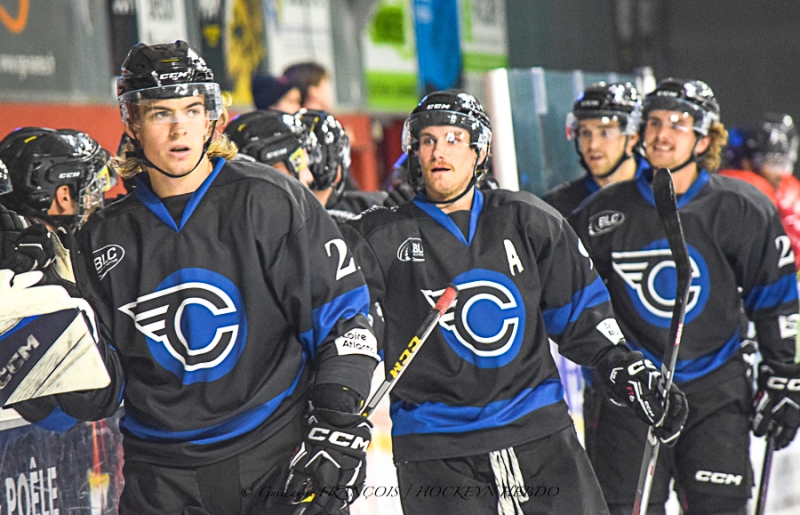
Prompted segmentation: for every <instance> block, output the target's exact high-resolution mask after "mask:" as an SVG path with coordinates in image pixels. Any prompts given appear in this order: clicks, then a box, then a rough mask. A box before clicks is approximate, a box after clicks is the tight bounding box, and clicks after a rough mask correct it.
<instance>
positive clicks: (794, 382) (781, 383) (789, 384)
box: [767, 376, 800, 392]
mask: <svg viewBox="0 0 800 515" xmlns="http://www.w3.org/2000/svg"><path fill="white" fill-rule="evenodd" d="M767 388H769V389H770V390H789V391H790V392H800V379H797V378H795V379H787V378H785V377H777V376H772V377H770V378H769V379H767Z"/></svg>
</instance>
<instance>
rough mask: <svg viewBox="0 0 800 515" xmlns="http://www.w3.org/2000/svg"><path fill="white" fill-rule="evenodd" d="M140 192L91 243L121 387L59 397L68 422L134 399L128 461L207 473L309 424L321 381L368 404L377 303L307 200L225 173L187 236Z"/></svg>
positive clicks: (212, 185) (278, 183) (95, 289)
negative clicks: (310, 402) (372, 314)
mask: <svg viewBox="0 0 800 515" xmlns="http://www.w3.org/2000/svg"><path fill="white" fill-rule="evenodd" d="M139 181H140V183H139V184H138V185H137V187H136V188H135V189H134V194H133V195H130V196H128V197H126V198H125V199H123V200H121V201H119V202H117V203H115V204H113V205H111V206H110V207H108V208H106V209H104V210H102V211H100V212H99V213H97V214H95V215H94V216H93V217H92V218H91V219H90V221H89V222H88V223H87V225H86V226H85V227H84V228H83V229H82V231H81V234H80V248H81V254H82V258H83V260H84V261H85V262H86V263H87V265H88V266H89V267H90V271H89V273H88V275H89V288H88V295H87V297H89V300H90V302H91V304H92V305H93V307H94V308H95V310H96V311H97V315H98V320H99V322H100V331H101V340H102V343H103V345H102V350H103V352H104V353H105V354H106V361H107V365H108V366H109V369H110V370H111V372H112V380H113V382H112V386H111V387H109V388H107V389H106V390H104V391H96V392H88V393H86V394H81V395H83V397H82V398H76V396H74V395H72V394H69V395H63V396H59V404H60V407H61V409H63V411H64V412H66V413H67V414H68V415H71V416H73V417H75V418H78V419H93V418H99V417H103V416H108V415H110V414H112V413H113V412H114V410H116V408H117V406H118V405H119V402H120V401H121V400H122V399H124V401H125V416H124V418H123V419H122V421H121V422H120V427H121V429H122V431H123V432H124V434H125V436H126V438H125V439H124V450H125V457H126V459H133V460H141V461H147V462H150V463H155V464H165V465H173V466H174V465H176V464H180V465H181V466H199V465H204V464H208V463H212V462H214V461H218V460H219V459H222V458H226V457H229V456H231V455H235V454H236V453H239V452H243V451H245V450H246V449H248V448H249V447H252V446H254V445H256V444H258V443H260V442H262V441H264V440H265V439H266V438H269V437H270V436H271V435H272V434H274V433H275V432H276V431H277V430H278V429H280V428H281V427H282V426H283V425H284V424H285V423H286V422H287V421H288V420H289V419H291V418H292V417H297V416H300V415H301V414H302V412H303V411H304V410H305V407H306V403H305V399H306V395H305V394H306V391H307V390H308V388H309V385H310V383H311V382H312V381H313V382H314V383H315V384H326V383H335V384H340V385H344V386H345V387H348V388H351V389H353V390H355V391H356V392H358V393H359V394H360V395H361V396H362V397H366V396H367V395H368V394H369V385H370V380H371V376H372V371H373V369H374V366H375V364H376V362H377V348H376V344H375V339H374V336H372V333H371V332H370V329H369V323H368V321H367V318H366V314H367V310H368V306H369V294H368V291H367V288H366V286H365V284H364V280H363V277H362V275H361V273H360V272H359V271H358V270H357V268H356V265H355V262H354V260H353V258H352V256H351V255H350V253H349V251H348V248H347V245H346V244H345V242H344V241H343V240H342V238H341V234H340V232H339V230H338V229H337V228H336V225H335V223H334V222H333V220H332V219H331V218H330V217H329V216H328V215H327V214H326V213H325V210H324V209H323V208H322V206H321V205H320V203H319V202H318V201H317V200H316V198H314V197H313V195H312V194H311V192H310V191H309V190H308V189H307V188H305V187H303V186H302V185H301V184H300V183H298V182H297V181H293V180H291V179H290V178H289V177H287V176H284V175H283V174H280V173H279V172H277V171H276V170H272V169H270V168H268V167H265V166H264V165H261V164H256V163H253V164H251V163H247V162H241V161H237V162H228V163H226V162H225V160H223V159H219V160H217V161H216V162H215V167H214V170H213V173H212V174H211V175H210V176H209V177H208V178H207V179H206V180H205V182H204V183H203V184H202V186H201V187H200V188H199V189H198V190H197V191H196V192H194V193H193V194H191V196H190V198H189V199H188V203H187V204H186V207H185V209H183V212H182V216H180V217H179V219H178V221H177V222H176V220H175V219H174V218H173V216H171V215H170V213H169V212H168V210H167V208H166V207H165V204H167V205H169V204H170V202H168V201H169V200H170V199H164V202H162V200H160V199H159V198H158V197H156V195H155V194H154V193H153V192H152V190H151V189H150V187H149V186H148V184H147V182H146V180H139ZM123 383H124V384H123ZM87 400H90V401H92V402H87ZM299 438H300V435H298V439H299Z"/></svg>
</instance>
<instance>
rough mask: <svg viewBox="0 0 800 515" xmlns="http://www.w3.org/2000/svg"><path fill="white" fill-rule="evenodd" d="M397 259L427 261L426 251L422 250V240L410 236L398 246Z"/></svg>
mask: <svg viewBox="0 0 800 515" xmlns="http://www.w3.org/2000/svg"><path fill="white" fill-rule="evenodd" d="M397 259H399V260H400V261H414V262H420V261H425V252H424V251H423V250H422V240H421V239H419V238H408V239H406V241H404V242H403V243H401V244H400V246H399V247H398V248H397Z"/></svg>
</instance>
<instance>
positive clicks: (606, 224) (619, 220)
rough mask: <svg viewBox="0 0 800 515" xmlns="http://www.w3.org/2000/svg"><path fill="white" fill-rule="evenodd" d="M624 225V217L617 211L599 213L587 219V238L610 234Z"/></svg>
mask: <svg viewBox="0 0 800 515" xmlns="http://www.w3.org/2000/svg"><path fill="white" fill-rule="evenodd" d="M623 223H625V215H624V214H623V213H620V212H619V211H600V212H599V213H597V214H594V215H592V216H591V218H589V236H599V235H601V234H605V233H607V232H611V231H613V230H614V229H616V228H617V227H619V226H620V225H622V224H623Z"/></svg>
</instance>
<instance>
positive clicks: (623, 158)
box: [575, 135, 633, 179]
mask: <svg viewBox="0 0 800 515" xmlns="http://www.w3.org/2000/svg"><path fill="white" fill-rule="evenodd" d="M628 138H630V136H627V135H626V136H625V146H624V147H623V151H622V155H621V156H619V159H618V160H617V163H616V164H615V165H614V166H612V167H611V169H610V170H609V171H607V172H606V173H604V174H602V175H594V174H593V173H592V171H591V170H590V169H589V165H588V164H587V163H586V159H584V158H583V152H581V150H580V148H579V147H578V140H577V138H576V139H575V150H577V151H578V155H579V156H580V157H581V159H580V162H581V166H582V167H583V169H584V170H586V171H587V172H589V175H591V176H592V177H594V178H595V179H607V178H609V177H611V176H612V175H614V174H615V173H616V172H617V170H619V167H620V166H622V163H624V162H625V161H627V160H628V159H630V158H631V157H633V154H628V153H627V152H626V150H627V149H628Z"/></svg>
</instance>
